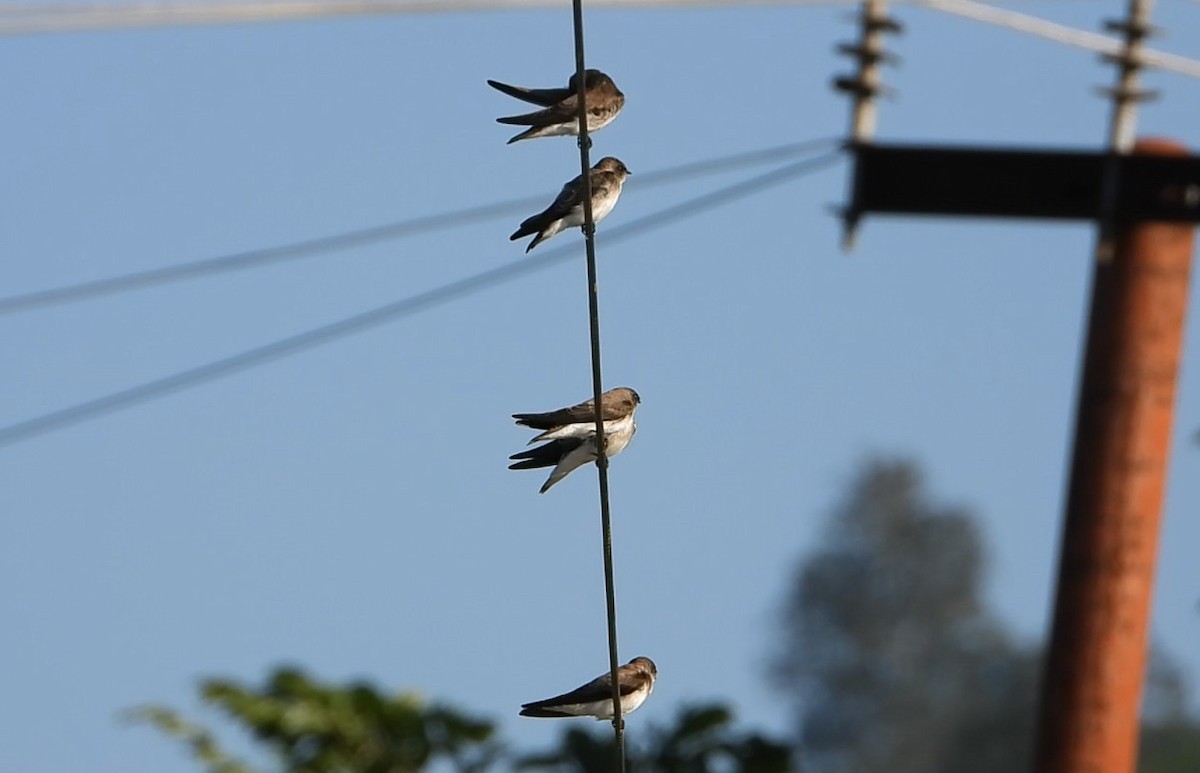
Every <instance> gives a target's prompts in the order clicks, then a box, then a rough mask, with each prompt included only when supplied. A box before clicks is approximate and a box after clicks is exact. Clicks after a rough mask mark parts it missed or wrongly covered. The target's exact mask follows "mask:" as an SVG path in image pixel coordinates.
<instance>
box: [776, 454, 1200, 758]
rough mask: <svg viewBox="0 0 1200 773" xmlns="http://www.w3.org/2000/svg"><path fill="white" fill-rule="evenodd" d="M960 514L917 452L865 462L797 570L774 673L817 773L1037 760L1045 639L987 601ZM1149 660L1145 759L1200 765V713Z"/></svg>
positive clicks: (976, 547) (969, 529) (1161, 666)
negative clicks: (1023, 633) (932, 487)
mask: <svg viewBox="0 0 1200 773" xmlns="http://www.w3.org/2000/svg"><path fill="white" fill-rule="evenodd" d="M985 569H986V549H985V546H984V543H983V541H982V538H981V536H980V534H979V530H978V527H977V526H976V524H975V521H974V519H973V517H972V516H971V515H970V513H968V512H967V511H965V510H963V509H961V508H956V507H947V506H944V505H939V504H935V503H933V502H931V501H930V500H929V497H928V496H927V494H926V493H925V491H924V488H923V482H922V476H921V473H920V471H919V469H918V468H917V466H916V465H915V464H914V463H912V462H910V461H903V460H902V461H871V462H868V463H867V464H866V465H864V467H863V469H862V470H861V471H860V472H859V474H858V476H857V477H856V479H855V480H854V481H853V483H852V485H851V487H850V490H849V491H848V492H847V494H846V495H845V498H844V499H843V501H842V502H841V503H840V504H838V505H837V506H836V507H835V508H834V510H833V511H832V513H831V514H830V516H829V519H828V522H827V524H826V526H825V532H824V535H823V537H822V540H821V542H820V544H819V545H818V546H817V548H816V550H815V551H814V552H813V553H812V554H811V555H809V556H808V557H807V558H805V559H804V560H802V561H801V562H800V564H799V566H798V567H797V570H796V572H795V575H794V578H793V580H792V581H791V583H790V585H789V587H788V589H787V593H786V600H785V604H784V613H783V616H782V620H781V641H780V643H779V646H778V648H777V652H776V655H775V657H774V659H773V663H772V669H771V674H772V677H773V678H774V681H775V685H776V687H777V688H778V689H779V690H780V692H781V693H783V694H784V695H785V696H786V697H787V698H788V699H789V700H790V701H791V702H792V705H793V709H794V711H795V717H796V734H795V741H796V749H797V752H798V755H799V758H800V759H801V760H802V761H803V762H804V764H805V767H806V770H808V771H811V772H812V773H876V771H880V770H887V771H889V773H1012V772H1013V771H1021V770H1026V769H1028V767H1029V763H1030V760H1031V753H1032V752H1031V750H1032V745H1033V733H1034V720H1035V717H1036V704H1037V686H1038V679H1039V674H1040V668H1041V654H1040V648H1035V647H1030V646H1027V645H1021V644H1018V643H1017V642H1016V641H1015V640H1014V638H1013V637H1012V635H1011V634H1010V633H1008V632H1007V631H1006V630H1005V628H1004V626H1003V624H1002V621H1001V620H1000V619H999V618H998V616H996V615H995V614H994V613H992V612H991V611H989V610H988V609H987V607H986V604H985V602H984V597H983V588H984V586H983V579H984V574H985ZM1187 699H1188V690H1187V684H1186V681H1185V680H1184V678H1183V675H1182V673H1181V672H1180V670H1179V668H1178V667H1177V666H1176V665H1175V664H1174V663H1173V662H1172V661H1170V659H1169V657H1168V656H1167V655H1166V654H1165V653H1163V652H1155V653H1154V655H1153V657H1152V660H1151V669H1150V674H1149V677H1148V679H1147V686H1146V700H1145V706H1146V709H1147V711H1146V717H1145V720H1144V725H1143V743H1142V754H1141V761H1140V765H1139V770H1140V771H1142V773H1183V771H1185V770H1186V771H1191V773H1196V772H1197V771H1200V763H1198V762H1197V760H1198V759H1200V723H1197V721H1196V719H1195V717H1193V716H1190V715H1189V714H1188V712H1187Z"/></svg>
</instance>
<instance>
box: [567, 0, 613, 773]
mask: <svg viewBox="0 0 1200 773" xmlns="http://www.w3.org/2000/svg"><path fill="white" fill-rule="evenodd" d="M572 6H573V9H572V10H573V11H574V22H575V93H576V96H577V98H578V101H579V105H578V107H579V112H578V116H579V169H580V174H581V175H582V181H583V238H584V245H585V246H586V248H587V275H588V317H589V327H590V330H591V340H592V399H593V400H594V403H593V405H594V406H595V414H596V449H597V451H598V453H597V454H596V469H597V471H598V472H599V475H600V529H601V531H602V532H603V536H604V592H605V598H606V601H607V604H608V671H609V677H610V678H611V680H612V701H613V731H614V732H615V733H616V759H615V763H616V764H615V765H614V768H615V769H616V770H618V771H620V773H625V721H624V720H623V719H622V718H621V685H620V683H619V682H618V681H617V668H618V666H619V663H618V656H617V594H616V589H615V586H614V582H613V554H612V516H611V513H610V512H609V506H608V454H607V453H606V444H607V441H606V439H605V437H604V418H603V413H602V411H601V410H600V394H601V392H603V391H604V380H603V378H602V377H601V374H600V301H599V296H598V293H597V289H596V223H595V219H594V218H593V215H592V180H591V158H590V157H589V155H590V154H589V151H590V150H591V147H592V141H591V139H590V138H589V137H588V126H587V97H586V90H587V76H586V69H585V67H584V56H583V0H573V1H572Z"/></svg>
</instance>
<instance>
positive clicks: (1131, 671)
mask: <svg viewBox="0 0 1200 773" xmlns="http://www.w3.org/2000/svg"><path fill="white" fill-rule="evenodd" d="M1134 153H1147V154H1153V155H1186V154H1187V150H1186V149H1185V148H1184V147H1182V146H1181V145H1179V144H1177V143H1174V142H1169V141H1165V140H1147V141H1142V142H1139V143H1138V144H1137V145H1136V146H1135V148H1134ZM1165 195H1184V192H1178V193H1177V194H1173V193H1172V192H1166V194H1165ZM1192 248H1193V227H1192V226H1190V225H1187V224H1177V223H1132V224H1126V225H1123V226H1120V227H1119V228H1118V230H1117V232H1116V250H1115V257H1114V259H1113V260H1111V261H1108V262H1104V263H1098V264H1097V266H1096V269H1095V277H1094V281H1093V287H1092V300H1091V311H1090V314H1089V320H1088V333H1087V344H1086V353H1085V355H1084V364H1083V379H1082V384H1081V387H1080V394H1079V407H1078V413H1077V415H1076V424H1075V444H1074V450H1073V453H1072V461H1071V481H1070V488H1069V491H1068V495H1067V512H1066V525H1065V529H1064V532H1063V538H1062V548H1061V551H1062V552H1061V556H1060V563H1059V570H1058V591H1057V595H1056V598H1055V604H1054V623H1053V632H1052V634H1051V641H1050V650H1049V653H1048V655H1047V658H1046V664H1045V669H1044V672H1043V676H1042V693H1041V706H1040V716H1039V719H1038V739H1037V747H1036V752H1035V755H1036V756H1035V764H1034V770H1035V771H1036V773H1132V771H1133V770H1134V769H1135V766H1136V757H1137V741H1138V711H1139V707H1140V703H1141V692H1142V678H1143V674H1144V672H1145V665H1146V640H1147V633H1146V631H1147V622H1148V618H1149V610H1150V597H1151V589H1152V584H1153V580H1154V565H1155V557H1156V553H1157V549H1158V533H1159V521H1160V516H1161V512H1162V502H1163V489H1164V486H1165V482H1166V475H1167V457H1168V453H1169V449H1170V440H1171V423H1172V417H1173V413H1174V404H1175V386H1176V374H1177V372H1178V369H1179V359H1180V350H1181V347H1182V339H1183V328H1184V316H1185V313H1186V309H1187V293H1188V273H1189V270H1190V266H1191V256H1192Z"/></svg>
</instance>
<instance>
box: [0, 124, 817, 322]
mask: <svg viewBox="0 0 1200 773" xmlns="http://www.w3.org/2000/svg"><path fill="white" fill-rule="evenodd" d="M837 143H838V140H836V139H828V138H826V139H815V140H809V141H806V142H793V143H788V144H786V145H775V146H773V147H768V148H761V149H758V150H751V151H745V152H742V153H733V154H730V155H726V156H720V157H716V158H709V159H703V160H700V161H693V162H690V163H686V164H680V165H678V166H672V167H668V168H665V169H659V170H656V171H651V172H647V173H645V174H639V175H638V179H637V181H636V183H635V182H634V181H633V180H630V185H631V187H649V186H652V185H665V184H668V183H674V182H679V181H681V180H687V179H690V178H694V177H703V176H706V175H710V174H719V173H721V172H726V171H730V170H735V169H743V168H746V167H751V166H759V165H763V164H770V163H774V162H776V161H780V160H782V159H785V158H789V157H792V156H796V155H800V154H804V153H809V152H811V151H813V150H820V149H823V148H831V147H833V146H835V145H836V144H837ZM543 204H545V195H544V194H543V195H539V196H526V197H523V198H519V199H510V200H508V201H500V202H496V203H493V204H484V205H482V206H477V207H468V208H466V209H459V210H455V211H452V212H441V213H437V214H433V215H423V216H421V217H415V218H410V219H407V220H399V221H396V222H394V223H386V224H384V225H378V226H371V227H369V228H359V229H355V230H352V231H344V232H342V233H337V234H331V235H328V236H319V237H316V238H313V239H302V240H300V241H295V242H289V243H287V244H279V245H275V246H272V247H264V248H261V249H255V250H246V251H244V252H236V253H232V254H230V255H222V256H219V257H214V258H204V259H201V260H195V261H190V262H187V263H181V264H178V265H174V266H166V267H163V268H152V269H147V270H145V271H136V272H133V273H129V274H121V275H119V276H113V277H107V278H104V279H96V280H92V281H87V282H79V283H76V284H71V285H64V286H62V287H54V288H51V289H49V290H37V291H34V292H30V293H23V294H21V295H12V296H9V297H7V298H0V315H4V314H12V313H15V312H19V311H30V310H33V309H37V308H44V307H47V306H57V305H60V304H64V303H73V302H76V301H83V300H87V299H89V298H98V297H102V296H106V295H113V294H116V293H121V292H127V291H130V290H138V289H142V288H146V287H154V286H156V285H162V284H169V283H173V282H180V281H184V280H188V279H196V278H199V277H204V276H211V275H213V274H222V273H225V272H229V271H242V270H245V269H249V268H257V267H259V266H266V265H269V264H272V263H279V262H282V261H287V260H296V259H299V258H307V257H310V256H312V255H318V254H321V253H326V252H334V251H337V250H345V249H350V248H353V247H362V246H364V245H368V244H375V243H378V242H386V241H392V240H396V239H403V238H405V237H409V236H416V235H419V234H424V233H432V232H434V231H440V230H445V229H448V228H459V227H461V226H463V225H464V224H466V223H471V222H480V221H485V220H490V219H492V218H496V217H502V216H504V215H510V214H513V213H514V212H522V211H524V210H526V209H529V208H530V207H534V206H541V205H543Z"/></svg>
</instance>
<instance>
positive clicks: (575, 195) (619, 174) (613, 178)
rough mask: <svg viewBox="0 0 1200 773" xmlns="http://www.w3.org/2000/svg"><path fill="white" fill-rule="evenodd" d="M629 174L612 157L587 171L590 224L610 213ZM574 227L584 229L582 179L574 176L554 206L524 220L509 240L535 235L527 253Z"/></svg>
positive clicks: (618, 160)
mask: <svg viewBox="0 0 1200 773" xmlns="http://www.w3.org/2000/svg"><path fill="white" fill-rule="evenodd" d="M630 174H632V173H631V172H630V171H629V170H628V169H626V168H625V164H623V163H621V160H620V159H618V158H613V157H612V156H605V157H604V158H602V159H600V160H599V161H598V162H596V165H595V166H593V167H592V168H591V169H589V170H588V177H589V178H591V182H592V220H593V222H596V223H599V222H600V221H601V220H603V219H604V218H605V217H607V216H608V213H609V212H612V210H613V207H615V206H616V205H617V199H618V198H620V196H621V186H623V185H624V184H625V178H626V177H628V176H629V175H630ZM577 225H580V226H581V225H583V175H578V176H576V177H575V179H573V180H571V181H570V182H569V183H567V184H566V185H564V186H563V187H562V190H561V191H559V193H558V196H557V197H556V198H555V199H554V203H553V204H551V205H550V206H549V207H547V208H546V209H545V210H543V211H541V212H539V213H538V214H536V215H534V216H533V217H528V218H525V220H524V222H522V223H521V227H520V228H518V229H517V230H516V231H515V232H513V235H512V236H510V237H508V239H509V241H516V240H517V239H520V238H522V237H524V236H529V235H530V234H537V236H535V237H534V239H533V241H531V242H530V243H529V246H528V247H526V248H525V251H526V252H529V251H530V250H532V249H533V248H534V247H536V246H537V245H539V244H541V243H542V242H544V241H546V240H547V239H549V238H550V237H551V236H554V235H555V234H556V233H558V232H559V231H563V230H566V229H567V228H571V227H572V226H577Z"/></svg>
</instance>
